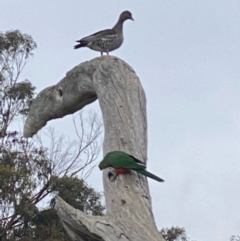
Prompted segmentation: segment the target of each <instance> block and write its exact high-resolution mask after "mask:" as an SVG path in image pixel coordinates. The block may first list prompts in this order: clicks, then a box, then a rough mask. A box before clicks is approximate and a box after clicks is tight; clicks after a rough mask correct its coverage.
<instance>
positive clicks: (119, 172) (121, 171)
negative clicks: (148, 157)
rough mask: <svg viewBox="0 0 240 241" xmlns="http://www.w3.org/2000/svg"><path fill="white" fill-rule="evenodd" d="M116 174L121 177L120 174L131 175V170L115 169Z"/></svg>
mask: <svg viewBox="0 0 240 241" xmlns="http://www.w3.org/2000/svg"><path fill="white" fill-rule="evenodd" d="M115 173H116V174H117V175H119V174H126V173H129V170H128V169H125V168H115Z"/></svg>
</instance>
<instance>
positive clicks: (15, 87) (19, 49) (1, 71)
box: [0, 30, 37, 137]
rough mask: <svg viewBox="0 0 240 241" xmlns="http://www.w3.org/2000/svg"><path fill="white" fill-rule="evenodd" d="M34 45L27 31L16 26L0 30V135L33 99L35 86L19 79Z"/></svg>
mask: <svg viewBox="0 0 240 241" xmlns="http://www.w3.org/2000/svg"><path fill="white" fill-rule="evenodd" d="M36 47H37V45H36V43H35V42H34V41H33V39H32V37H31V36H30V35H28V34H23V33H21V32H20V31H18V30H15V31H8V32H6V33H0V137H1V136H2V137H3V136H5V135H6V130H7V128H8V126H9V125H10V123H11V122H12V121H13V119H14V118H15V117H16V116H17V115H18V114H20V113H22V114H26V113H27V111H28V108H29V106H30V104H31V102H32V100H33V97H34V90H35V87H33V85H32V84H31V83H30V82H29V81H28V80H24V81H19V75H20V73H21V71H22V70H23V68H24V66H25V64H26V63H27V61H28V60H29V57H30V56H32V55H33V50H34V49H35V48H36ZM17 81H18V82H17Z"/></svg>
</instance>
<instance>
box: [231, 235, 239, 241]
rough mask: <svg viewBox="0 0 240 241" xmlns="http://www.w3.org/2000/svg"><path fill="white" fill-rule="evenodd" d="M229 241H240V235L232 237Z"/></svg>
mask: <svg viewBox="0 0 240 241" xmlns="http://www.w3.org/2000/svg"><path fill="white" fill-rule="evenodd" d="M229 240H230V241H240V236H239V235H232V236H231V237H230V239H229Z"/></svg>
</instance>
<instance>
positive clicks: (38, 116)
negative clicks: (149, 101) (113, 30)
mask: <svg viewBox="0 0 240 241" xmlns="http://www.w3.org/2000/svg"><path fill="white" fill-rule="evenodd" d="M96 99H98V100H99V103H100V107H101V110H102V114H103V121H104V127H105V138H104V145H103V153H104V155H105V154H106V153H108V152H110V151H114V150H121V151H125V152H128V153H131V154H132V155H134V156H136V157H137V158H139V159H141V160H143V161H145V162H146V161H147V117H146V98H145V93H144V90H143V88H142V86H141V83H140V81H139V79H138V77H137V76H136V74H135V72H134V70H133V69H132V68H131V67H130V66H129V65H128V64H126V63H125V62H124V61H122V60H120V59H118V58H116V57H112V56H111V57H100V58H96V59H93V60H91V61H88V62H85V63H82V64H80V65H78V66H76V67H75V68H73V69H72V70H71V71H69V72H68V73H67V75H66V77H65V78H63V79H62V80H61V81H60V82H59V83H58V84H56V85H54V86H51V87H48V88H46V89H45V90H43V91H42V92H41V93H39V95H38V96H37V98H36V99H35V100H34V102H33V104H32V106H31V108H30V112H29V116H28V118H27V121H26V123H25V127H24V135H25V136H26V137H30V136H32V135H33V134H35V133H36V132H37V131H38V130H39V129H40V128H42V127H43V126H44V125H45V124H46V123H47V121H49V120H51V119H55V118H60V117H63V116H65V115H68V114H72V113H74V112H76V111H78V110H80V109H81V108H83V107H84V106H85V105H87V104H89V103H91V102H93V101H95V100H96ZM108 171H109V170H105V171H103V183H104V194H105V199H106V209H107V213H106V215H105V216H103V217H96V216H90V215H87V214H85V213H83V212H81V211H79V210H76V209H74V208H73V207H71V206H70V205H68V204H67V203H66V202H64V201H63V200H62V199H61V198H60V197H57V198H56V205H55V208H56V210H57V213H58V215H59V217H60V219H61V221H62V223H63V225H64V227H65V228H66V230H67V232H68V234H69V235H70V237H71V238H72V240H89V241H100V240H104V241H115V240H119V241H120V240H121V241H129V240H130V241H153V240H154V241H156V240H158V241H163V238H162V237H161V235H160V234H159V232H158V230H157V227H156V224H155V221H154V217H153V214H152V205H151V196H150V194H149V188H148V182H147V179H146V178H145V177H143V176H142V175H137V174H135V173H132V174H127V175H120V176H119V177H118V178H117V179H116V181H115V182H110V181H109V178H108V176H107V173H108Z"/></svg>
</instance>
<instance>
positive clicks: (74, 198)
mask: <svg viewBox="0 0 240 241" xmlns="http://www.w3.org/2000/svg"><path fill="white" fill-rule="evenodd" d="M51 192H52V193H55V194H58V195H59V196H60V197H63V199H64V200H65V201H66V202H67V203H69V204H70V205H71V206H73V207H75V208H77V209H79V210H81V211H83V212H85V213H88V214H92V215H99V216H100V215H102V214H103V210H104V207H103V206H102V205H101V195H100V194H99V193H97V192H96V191H95V190H94V189H93V188H91V187H88V186H87V185H86V184H85V183H84V181H83V180H81V179H78V178H77V177H67V176H65V177H62V178H58V177H53V179H52V182H51Z"/></svg>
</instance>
